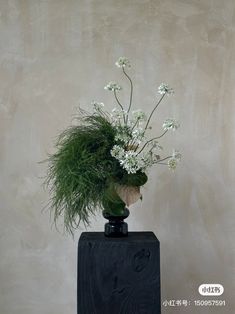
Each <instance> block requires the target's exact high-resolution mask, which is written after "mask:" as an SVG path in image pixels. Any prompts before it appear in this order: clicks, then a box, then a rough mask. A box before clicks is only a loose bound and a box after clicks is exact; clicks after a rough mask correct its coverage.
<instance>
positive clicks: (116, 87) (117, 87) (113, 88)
mask: <svg viewBox="0 0 235 314" xmlns="http://www.w3.org/2000/svg"><path fill="white" fill-rule="evenodd" d="M104 89H106V90H110V91H117V90H121V89H122V88H121V86H120V85H118V84H117V83H115V82H109V83H108V84H107V85H106V86H105V87H104Z"/></svg>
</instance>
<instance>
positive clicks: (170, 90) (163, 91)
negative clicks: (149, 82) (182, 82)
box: [158, 83, 174, 95]
mask: <svg viewBox="0 0 235 314" xmlns="http://www.w3.org/2000/svg"><path fill="white" fill-rule="evenodd" d="M158 93H159V94H160V95H164V94H167V95H170V94H174V90H173V88H171V87H169V86H168V85H167V84H164V83H162V84H161V85H160V86H159V87H158Z"/></svg>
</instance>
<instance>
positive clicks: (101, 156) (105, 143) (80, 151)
mask: <svg viewBox="0 0 235 314" xmlns="http://www.w3.org/2000/svg"><path fill="white" fill-rule="evenodd" d="M115 134H116V130H115V128H114V127H113V126H112V124H111V123H110V122H109V121H108V119H107V118H106V117H105V116H102V115H96V114H93V115H85V116H83V117H82V118H80V125H78V126H71V127H69V128H68V129H66V130H65V131H64V132H63V133H62V134H61V135H60V136H59V138H58V141H57V143H56V148H57V152H56V153H55V154H52V155H50V156H49V158H48V162H49V167H48V173H47V179H46V182H45V183H46V184H47V185H48V186H49V188H50V192H51V202H50V207H51V209H52V210H53V212H54V219H55V221H56V220H57V218H58V217H59V216H64V223H65V227H66V229H67V231H70V232H72V230H73V229H74V228H77V227H78V225H79V223H80V222H81V221H82V222H83V223H84V224H85V225H87V224H89V216H90V214H93V213H94V211H95V210H96V209H98V208H101V209H105V210H107V211H109V212H112V213H113V214H114V215H115V214H116V215H118V214H121V212H120V211H123V210H124V208H125V203H124V202H123V201H122V200H121V199H120V197H119V196H118V195H117V193H116V192H115V189H114V188H111V187H112V183H113V182H116V183H119V184H126V185H129V184H130V185H133V183H134V181H136V183H137V184H136V185H139V183H142V182H144V181H145V182H146V175H144V174H142V173H139V175H138V174H133V175H131V176H130V175H128V174H127V173H126V171H125V170H124V169H123V168H121V167H120V164H119V162H118V161H117V160H116V159H115V158H113V157H112V156H111V154H110V150H111V148H112V147H113V145H114V137H115ZM131 178H132V180H130V179H131ZM143 180H144V181H143ZM140 185H141V184H140Z"/></svg>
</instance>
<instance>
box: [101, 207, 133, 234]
mask: <svg viewBox="0 0 235 314" xmlns="http://www.w3.org/2000/svg"><path fill="white" fill-rule="evenodd" d="M129 214H130V212H129V209H128V208H125V209H124V213H123V215H122V216H114V215H111V214H109V213H107V212H105V211H103V217H104V218H105V219H108V220H109V222H107V223H106V224H105V225H104V235H105V236H106V237H110V238H119V237H127V236H128V224H127V223H126V222H124V219H126V218H127V217H128V216H129Z"/></svg>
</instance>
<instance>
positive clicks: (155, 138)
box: [137, 130, 168, 155]
mask: <svg viewBox="0 0 235 314" xmlns="http://www.w3.org/2000/svg"><path fill="white" fill-rule="evenodd" d="M167 132H168V130H166V131H164V132H163V133H162V134H161V135H160V136H157V137H154V138H152V139H151V140H148V141H147V142H146V143H145V144H144V146H143V147H142V148H141V150H140V151H139V152H138V155H139V154H140V153H141V152H142V151H143V150H144V149H145V147H146V146H147V145H148V144H149V143H151V142H152V141H154V140H157V139H159V138H161V137H163V136H164V135H165V134H166V133H167ZM137 148H138V147H137Z"/></svg>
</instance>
